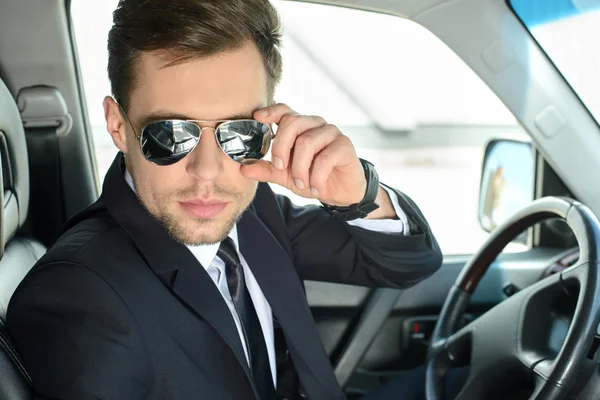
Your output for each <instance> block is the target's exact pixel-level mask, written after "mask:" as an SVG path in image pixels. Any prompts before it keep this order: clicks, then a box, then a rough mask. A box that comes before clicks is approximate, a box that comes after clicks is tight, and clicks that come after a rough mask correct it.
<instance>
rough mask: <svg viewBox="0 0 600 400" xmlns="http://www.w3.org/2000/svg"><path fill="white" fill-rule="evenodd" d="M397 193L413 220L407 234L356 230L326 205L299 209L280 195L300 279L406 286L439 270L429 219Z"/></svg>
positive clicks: (410, 218)
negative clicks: (331, 212) (333, 213)
mask: <svg viewBox="0 0 600 400" xmlns="http://www.w3.org/2000/svg"><path fill="white" fill-rule="evenodd" d="M394 193H395V194H396V195H397V196H398V202H399V204H400V207H402V210H403V211H404V212H405V214H406V216H407V218H408V223H409V227H410V232H411V234H410V235H408V236H405V235H403V234H402V233H381V232H375V231H372V230H367V229H363V228H361V227H357V226H352V225H350V224H348V223H346V222H343V221H340V220H338V219H337V218H334V217H332V216H330V215H329V213H327V212H326V211H325V210H323V209H322V208H321V207H318V206H303V207H299V206H296V205H294V204H293V203H292V202H291V201H290V200H289V199H288V198H287V197H285V196H281V195H278V196H277V198H278V202H279V206H280V208H281V210H282V213H283V216H284V219H285V221H286V226H287V230H288V234H289V237H290V240H291V244H292V248H293V249H294V255H295V258H296V259H295V262H296V266H297V268H298V271H299V274H300V277H301V278H302V279H303V280H316V281H327V282H338V283H347V284H354V285H363V286H371V287H395V288H406V287H409V286H412V285H414V284H416V283H418V282H420V281H421V280H423V279H425V278H427V277H428V276H430V275H432V274H433V273H434V272H435V271H437V270H438V269H439V267H440V266H441V263H442V254H441V251H440V248H439V246H438V243H437V241H436V239H435V237H434V236H433V233H432V232H431V229H430V227H429V225H428V223H427V221H426V220H425V217H424V216H423V214H422V213H421V211H420V210H419V208H418V207H417V205H416V204H415V203H414V202H413V201H412V200H411V199H410V198H409V197H408V196H406V195H405V194H403V193H401V192H399V191H397V190H394Z"/></svg>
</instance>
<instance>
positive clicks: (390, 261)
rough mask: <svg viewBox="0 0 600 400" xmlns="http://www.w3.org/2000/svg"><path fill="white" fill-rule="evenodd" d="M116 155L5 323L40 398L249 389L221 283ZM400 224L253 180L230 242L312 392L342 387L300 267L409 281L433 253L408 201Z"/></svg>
mask: <svg viewBox="0 0 600 400" xmlns="http://www.w3.org/2000/svg"><path fill="white" fill-rule="evenodd" d="M123 172H124V163H123V157H122V155H119V156H117V159H116V160H115V162H114V163H113V165H112V167H111V168H110V170H109V172H108V174H107V177H106V179H105V182H104V187H103V193H102V196H101V198H100V199H99V201H98V202H96V203H95V204H94V205H92V206H91V207H90V208H88V209H87V210H85V211H84V212H82V213H81V214H79V215H78V216H76V217H75V218H74V219H72V220H71V221H70V222H69V224H68V225H67V227H66V228H65V230H64V233H63V234H62V236H61V237H60V238H59V240H57V241H56V242H55V244H54V245H53V246H52V247H51V249H50V250H49V251H48V253H47V254H46V255H45V256H44V257H43V258H42V259H41V260H40V261H39V262H38V263H37V264H36V266H35V267H34V268H33V270H32V271H31V272H30V273H29V274H28V275H27V277H26V278H25V279H24V281H23V282H22V283H21V285H20V286H19V287H18V289H17V291H16V292H15V294H14V296H13V297H12V300H11V302H10V305H9V308H8V316H7V326H8V329H9V331H10V333H11V335H12V336H13V339H14V342H15V344H16V347H17V349H18V351H19V352H20V354H21V356H22V358H23V362H24V364H25V367H26V368H27V370H28V371H29V374H30V375H31V377H32V380H33V384H34V388H35V392H36V395H37V396H38V397H37V398H44V399H45V398H49V399H50V398H51V399H73V400H75V399H77V400H84V399H123V400H125V399H126V400H137V399H139V400H142V399H157V400H158V399H161V400H164V399H211V400H212V399H232V400H233V399H235V400H243V399H254V398H255V391H254V388H253V385H252V384H251V379H250V376H249V370H248V366H247V364H246V360H245V357H244V352H243V348H242V345H241V342H240V339H239V336H238V332H237V329H236V327H235V324H234V322H233V319H232V317H231V314H230V312H229V309H228V308H227V306H226V304H225V302H224V301H223V299H222V297H221V295H220V293H219V291H218V289H217V287H216V286H215V284H214V283H213V281H212V280H211V278H210V277H209V275H208V274H207V273H206V271H205V269H204V268H202V266H200V265H199V264H198V261H197V260H196V258H195V257H194V256H193V255H192V254H191V252H190V251H189V250H188V249H187V248H186V247H185V246H184V245H182V244H179V243H177V242H176V241H174V240H173V239H172V238H171V237H170V236H169V235H168V234H167V233H166V231H165V230H163V229H162V228H161V227H160V226H159V225H158V223H157V222H156V221H155V220H154V219H153V218H152V217H150V216H149V215H148V214H147V212H146V210H145V209H144V208H143V207H142V206H141V205H140V203H139V202H138V200H137V198H136V196H135V194H134V193H133V191H132V190H131V189H130V188H129V186H128V185H127V183H126V181H125V179H124V176H123ZM398 196H399V199H400V205H401V207H402V208H403V210H404V211H405V212H406V214H407V215H408V218H409V219H410V220H411V223H414V226H413V234H412V235H411V236H402V235H396V234H382V233H376V232H372V231H366V230H363V229H361V228H357V227H352V226H349V225H347V224H345V223H343V222H341V221H338V220H337V219H335V218H332V217H330V216H329V214H327V213H326V212H325V211H324V210H322V209H321V208H319V207H296V206H294V205H292V203H291V202H290V201H289V200H288V199H287V198H285V197H282V196H278V195H275V194H274V193H273V192H272V191H271V190H270V188H269V186H268V185H266V184H261V185H259V188H258V192H257V194H256V198H255V200H254V201H253V203H252V205H251V207H250V208H249V209H248V210H247V211H246V212H245V213H244V214H243V217H242V219H241V221H240V222H239V224H238V235H239V238H240V250H241V253H242V254H243V255H244V258H245V259H246V261H247V262H248V264H249V266H250V268H251V269H252V272H253V274H254V275H255V277H256V280H257V281H258V283H259V285H260V287H261V288H262V290H263V292H264V294H265V296H266V298H267V300H268V301H269V304H270V305H271V308H272V310H273V315H274V317H275V318H276V319H277V321H278V324H279V325H280V326H281V328H282V330H283V333H284V336H285V341H286V343H287V346H288V349H289V354H290V356H291V360H292V361H293V364H294V366H295V368H296V371H297V373H298V376H299V379H300V382H301V384H302V386H303V387H304V390H305V392H306V393H307V395H308V397H309V398H310V399H342V398H344V396H343V394H342V391H341V390H340V387H339V385H338V384H337V382H336V379H335V376H334V374H333V371H332V368H331V365H330V362H329V360H328V358H327V355H326V353H325V351H324V348H323V346H322V344H321V341H320V339H319V336H318V334H317V330H316V328H315V324H314V321H313V319H312V317H311V313H310V309H309V307H308V303H307V300H306V296H305V294H304V291H303V286H302V280H320V281H331V282H341V283H349V284H357V285H367V286H391V287H405V286H409V285H412V284H415V283H416V282H418V281H419V280H421V279H423V278H425V277H427V276H429V275H430V274H432V273H433V272H434V271H435V270H436V269H437V268H438V267H439V266H440V264H441V254H440V250H439V248H438V245H437V243H436V241H435V239H434V237H433V235H432V234H431V232H430V229H429V227H428V225H427V223H426V222H425V219H424V218H423V216H422V215H421V213H420V212H419V210H418V209H417V207H416V206H415V204H414V203H413V202H412V201H411V200H410V199H408V198H407V197H406V196H404V195H403V194H401V193H398Z"/></svg>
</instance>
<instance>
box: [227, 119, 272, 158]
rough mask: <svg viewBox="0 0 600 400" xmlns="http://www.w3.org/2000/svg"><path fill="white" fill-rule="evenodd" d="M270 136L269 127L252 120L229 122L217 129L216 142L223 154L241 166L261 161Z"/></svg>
mask: <svg viewBox="0 0 600 400" xmlns="http://www.w3.org/2000/svg"><path fill="white" fill-rule="evenodd" d="M272 136H273V135H272V133H271V128H270V127H269V125H267V124H263V123H262V122H258V121H254V120H239V121H230V122H226V123H224V124H221V125H219V127H218V128H217V141H218V142H219V145H220V146H221V148H222V149H223V151H224V152H225V154H227V155H228V156H229V157H231V159H232V160H234V161H237V162H239V163H242V164H250V163H253V162H255V161H257V160H260V159H262V158H263V157H264V156H265V155H266V154H267V152H268V151H269V147H270V145H271V138H272Z"/></svg>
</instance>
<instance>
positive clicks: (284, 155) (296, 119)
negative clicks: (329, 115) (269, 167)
mask: <svg viewBox="0 0 600 400" xmlns="http://www.w3.org/2000/svg"><path fill="white" fill-rule="evenodd" d="M264 112H267V115H264V114H262V113H264ZM255 118H256V119H257V121H260V122H263V123H267V124H268V123H275V124H277V134H276V135H275V139H273V143H272V149H271V154H272V156H273V165H274V166H275V167H276V168H277V169H286V168H288V167H289V164H290V158H291V152H292V148H293V147H294V145H295V143H296V140H297V139H298V137H299V136H301V135H303V134H304V133H305V132H308V131H310V130H312V129H314V128H318V127H321V126H324V125H325V124H326V122H325V120H324V119H323V118H321V117H318V116H307V115H300V114H298V113H296V112H295V111H294V110H292V109H291V108H290V107H289V106H287V105H285V104H281V103H280V104H275V105H273V106H270V107H266V108H263V109H261V110H258V111H256V112H255Z"/></svg>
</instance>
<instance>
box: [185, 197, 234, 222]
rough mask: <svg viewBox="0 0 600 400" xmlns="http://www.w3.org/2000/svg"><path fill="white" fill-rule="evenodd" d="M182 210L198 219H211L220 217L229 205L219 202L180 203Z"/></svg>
mask: <svg viewBox="0 0 600 400" xmlns="http://www.w3.org/2000/svg"><path fill="white" fill-rule="evenodd" d="M179 204H180V205H181V208H183V210H184V211H185V212H186V213H187V214H189V215H190V216H192V217H194V218H198V219H211V218H214V217H216V216H217V215H219V214H220V213H221V212H222V211H223V209H225V206H227V203H225V202H222V201H219V200H200V199H195V200H189V201H180V202H179Z"/></svg>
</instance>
